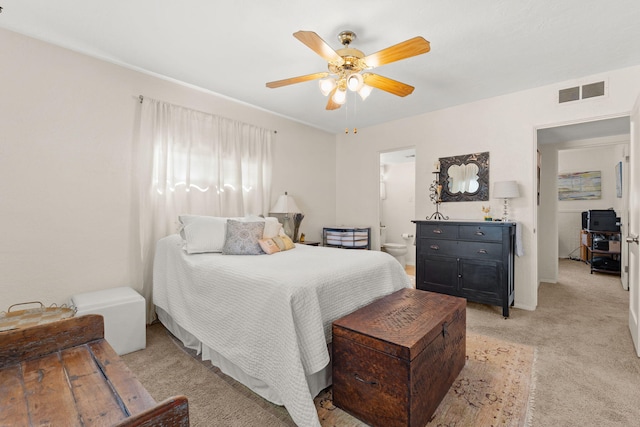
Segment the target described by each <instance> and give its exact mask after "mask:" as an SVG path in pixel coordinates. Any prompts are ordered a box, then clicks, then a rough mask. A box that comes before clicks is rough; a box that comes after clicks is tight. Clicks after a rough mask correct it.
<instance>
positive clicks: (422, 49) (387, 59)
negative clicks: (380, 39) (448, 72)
mask: <svg viewBox="0 0 640 427" xmlns="http://www.w3.org/2000/svg"><path fill="white" fill-rule="evenodd" d="M430 50H431V45H430V44H429V42H428V41H426V40H425V39H424V38H423V37H420V36H418V37H414V38H412V39H409V40H405V41H403V42H402V43H398V44H396V45H393V46H390V47H388V48H386V49H382V50H380V51H378V52H376V53H372V54H371V55H367V56H365V57H364V58H363V59H362V60H363V61H364V63H365V64H367V66H368V67H371V68H374V67H379V66H380V65H384V64H389V63H391V62H395V61H399V60H401V59H406V58H411V57H412V56H417V55H422V54H423V53H427V52H429V51H430Z"/></svg>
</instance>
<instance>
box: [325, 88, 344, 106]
mask: <svg viewBox="0 0 640 427" xmlns="http://www.w3.org/2000/svg"><path fill="white" fill-rule="evenodd" d="M336 90H338V88H337V87H336V88H333V90H332V91H331V93H330V94H329V100H328V101H327V108H326V109H327V110H337V109H338V108H340V107H341V105H340V104H338V103H336V102H333V94H334V93H336Z"/></svg>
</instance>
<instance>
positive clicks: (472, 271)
mask: <svg viewBox="0 0 640 427" xmlns="http://www.w3.org/2000/svg"><path fill="white" fill-rule="evenodd" d="M413 222H414V223H415V224H416V287H417V288H418V289H421V290H425V291H433V292H439V293H443V294H447V295H454V296H458V297H463V298H466V299H467V300H469V301H473V302H478V303H482V304H491V305H497V306H501V307H502V315H503V316H504V317H509V307H510V306H511V305H513V298H514V296H513V288H514V283H513V270H514V256H515V235H516V224H515V223H513V222H489V221H484V222H483V221H479V222H471V221H413Z"/></svg>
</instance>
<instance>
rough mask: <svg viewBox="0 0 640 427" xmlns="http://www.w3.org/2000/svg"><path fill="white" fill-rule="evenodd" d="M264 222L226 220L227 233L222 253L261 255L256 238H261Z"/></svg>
mask: <svg viewBox="0 0 640 427" xmlns="http://www.w3.org/2000/svg"><path fill="white" fill-rule="evenodd" d="M263 232H264V222H263V221H259V222H242V221H236V220H233V219H228V220H227V234H226V239H225V241H224V247H223V248H222V253H223V254H224V255H261V254H263V252H262V248H261V247H260V243H259V242H258V240H260V239H262V233H263Z"/></svg>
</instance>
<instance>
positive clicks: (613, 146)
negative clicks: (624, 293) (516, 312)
mask: <svg viewBox="0 0 640 427" xmlns="http://www.w3.org/2000/svg"><path fill="white" fill-rule="evenodd" d="M629 140H630V126H629V116H621V117H615V118H608V119H602V120H594V121H590V122H584V123H575V124H570V125H561V126H555V127H548V128H544V129H538V130H537V148H538V152H539V157H540V161H539V168H540V170H539V176H540V178H539V198H538V200H539V203H538V213H537V218H538V220H537V224H538V233H537V236H538V279H539V282H547V283H557V278H558V260H559V259H560V258H572V259H573V258H575V259H580V258H581V254H580V252H579V251H580V243H581V241H580V239H581V230H582V212H583V211H587V210H590V209H610V208H613V209H614V210H615V211H616V214H617V216H619V217H620V218H621V223H622V224H623V227H624V225H625V224H626V220H627V219H626V218H627V203H628V202H627V200H628V193H627V192H626V191H625V190H626V189H627V188H628V185H626V182H627V178H628V170H627V169H628V168H627V166H626V164H625V160H626V158H627V157H628V152H629ZM618 166H620V167H621V169H620V170H621V171H622V174H621V175H622V176H621V183H622V187H621V193H620V195H619V193H618V189H617V188H616V187H617V183H616V173H617V172H618V169H617V167H618ZM581 172H597V173H598V174H599V176H600V178H601V181H600V186H601V192H600V195H599V196H598V197H597V198H592V199H586V198H585V199H576V200H559V196H558V179H559V178H558V177H559V175H561V174H562V175H571V174H572V173H581ZM623 233H624V230H623ZM625 249H626V248H625ZM621 265H622V266H623V267H622V273H621V286H622V287H623V288H625V289H626V288H627V287H628V280H627V275H626V273H625V271H624V266H625V265H626V254H625V250H623V253H622V259H621Z"/></svg>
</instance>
